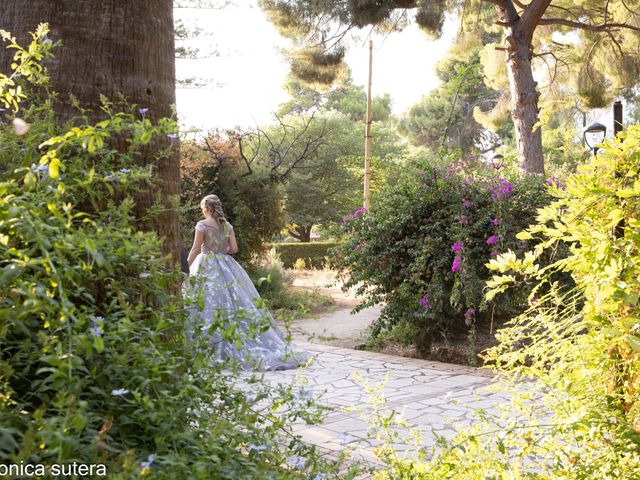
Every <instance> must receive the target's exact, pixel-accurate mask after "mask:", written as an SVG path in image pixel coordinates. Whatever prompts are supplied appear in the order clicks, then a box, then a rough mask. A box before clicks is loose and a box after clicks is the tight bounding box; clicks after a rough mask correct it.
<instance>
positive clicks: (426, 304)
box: [420, 293, 431, 310]
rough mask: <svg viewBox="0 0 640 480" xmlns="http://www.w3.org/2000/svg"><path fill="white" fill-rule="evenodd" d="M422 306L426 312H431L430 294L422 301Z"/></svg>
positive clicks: (424, 296)
mask: <svg viewBox="0 0 640 480" xmlns="http://www.w3.org/2000/svg"><path fill="white" fill-rule="evenodd" d="M420 305H422V306H423V307H424V309H425V310H429V309H430V308H431V301H430V299H429V294H428V293H425V294H424V295H423V296H422V298H421V299H420Z"/></svg>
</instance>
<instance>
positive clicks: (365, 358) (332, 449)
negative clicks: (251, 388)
mask: <svg viewBox="0 0 640 480" xmlns="http://www.w3.org/2000/svg"><path fill="white" fill-rule="evenodd" d="M297 346H298V347H299V348H303V349H306V350H309V351H312V352H314V353H315V354H316V357H315V361H314V362H313V363H312V364H311V365H310V366H309V367H307V368H306V369H303V370H297V371H296V370H287V371H276V372H267V373H266V379H267V380H268V381H270V382H273V383H284V384H291V383H293V384H295V385H299V386H302V387H303V388H305V389H307V390H311V391H312V392H313V394H314V397H315V398H316V399H319V401H320V403H323V404H325V405H327V406H329V407H331V411H330V412H329V413H328V414H327V415H326V417H325V422H324V424H322V425H315V426H308V425H304V424H299V425H295V427H294V430H295V431H296V433H298V434H300V435H301V436H302V438H303V439H304V440H306V441H308V442H310V443H312V444H315V445H317V446H318V447H320V449H321V450H323V451H325V452H328V453H330V454H339V453H341V452H343V451H345V450H347V451H348V453H349V454H350V458H352V459H354V460H357V461H363V462H364V463H366V464H369V465H371V466H376V465H379V461H378V460H377V459H376V457H375V456H374V455H373V450H374V448H375V447H376V446H377V445H379V444H380V441H378V440H376V439H375V438H371V437H372V435H371V433H370V432H369V424H368V423H367V421H366V420H365V418H364V417H366V415H367V414H368V413H369V412H370V410H371V407H370V405H369V401H368V400H369V397H370V394H369V393H367V391H366V389H365V385H364V384H363V381H366V382H367V383H368V385H369V386H370V387H375V386H376V385H378V384H381V383H383V382H384V387H383V388H382V393H383V394H384V396H385V398H386V399H387V407H388V408H390V409H393V410H395V411H396V412H398V413H399V414H400V415H401V416H402V418H404V419H405V420H406V422H407V427H406V428H403V429H400V431H399V433H400V436H401V438H402V437H405V438H406V440H399V441H398V442H397V443H395V448H396V450H398V451H403V450H409V449H411V448H412V447H411V445H410V438H411V435H410V430H412V429H413V430H417V431H419V432H421V433H422V434H423V444H424V445H425V446H426V447H430V446H433V445H434V444H435V435H434V433H436V434H438V435H443V436H445V437H447V438H450V437H452V436H453V435H454V434H455V429H456V427H457V426H464V425H468V424H469V423H470V422H473V421H474V416H473V415H474V412H475V411H476V410H477V409H480V408H482V409H485V410H488V411H492V410H493V408H492V407H493V406H494V405H495V404H496V403H500V402H502V401H503V400H504V394H497V393H489V392H487V391H486V387H487V386H488V385H489V384H491V383H492V376H491V374H490V372H488V371H486V370H483V369H478V368H472V367H464V366H458V365H451V364H445V363H439V362H431V361H426V360H417V359H412V358H404V357H396V356H392V355H384V354H378V353H372V352H364V351H357V350H350V349H345V348H340V347H335V346H328V345H318V344H309V343H307V344H302V343H300V342H298V343H297ZM356 372H357V374H358V375H360V376H361V377H362V380H361V381H357V380H356V378H355V375H354V374H356ZM387 375H388V379H387Z"/></svg>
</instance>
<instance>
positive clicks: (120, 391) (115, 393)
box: [111, 388, 129, 397]
mask: <svg viewBox="0 0 640 480" xmlns="http://www.w3.org/2000/svg"><path fill="white" fill-rule="evenodd" d="M127 393H129V390H127V389H126V388H119V389H118V390H111V395H113V396H114V397H116V396H123V395H126V394H127Z"/></svg>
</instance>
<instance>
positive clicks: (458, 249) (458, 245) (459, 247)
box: [451, 242, 462, 253]
mask: <svg viewBox="0 0 640 480" xmlns="http://www.w3.org/2000/svg"><path fill="white" fill-rule="evenodd" d="M451 250H453V251H454V252H456V253H460V252H461V251H462V242H456V243H454V244H453V245H451Z"/></svg>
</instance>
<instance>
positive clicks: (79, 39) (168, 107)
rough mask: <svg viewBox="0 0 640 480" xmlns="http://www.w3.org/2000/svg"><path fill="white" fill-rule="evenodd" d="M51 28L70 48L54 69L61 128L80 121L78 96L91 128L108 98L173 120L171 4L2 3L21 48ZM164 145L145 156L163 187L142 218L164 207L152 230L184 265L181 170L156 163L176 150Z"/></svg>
mask: <svg viewBox="0 0 640 480" xmlns="http://www.w3.org/2000/svg"><path fill="white" fill-rule="evenodd" d="M42 22H47V23H49V27H50V33H49V37H50V38H51V39H52V40H54V41H58V40H61V41H62V45H61V46H60V47H58V48H56V49H55V51H54V55H55V58H53V59H52V60H48V61H47V62H46V64H45V65H46V67H47V68H48V70H49V74H50V76H51V87H52V90H53V91H55V92H57V93H58V94H59V99H60V100H61V101H60V102H57V103H56V104H55V109H56V113H57V114H58V116H59V118H60V120H69V119H71V118H73V117H74V116H76V115H78V112H77V111H76V110H74V109H73V107H72V106H71V103H70V95H73V96H74V97H75V98H76V99H77V100H78V101H79V103H80V105H81V106H82V107H84V108H89V109H92V110H93V112H88V115H89V118H90V119H91V120H97V119H99V118H101V113H102V112H100V110H99V108H98V107H99V105H100V98H99V96H100V94H103V95H105V96H107V98H109V99H111V100H117V97H118V94H122V95H124V97H125V98H126V99H127V101H128V102H130V103H132V104H136V105H137V106H138V107H139V108H148V109H149V110H148V113H147V114H146V115H147V118H149V119H151V121H156V120H157V119H159V118H161V117H169V116H171V114H172V105H174V104H175V53H174V31H173V2H172V1H171V0H146V1H130V0H83V1H71V0H29V2H25V1H24V0H0V28H3V29H5V30H8V31H9V32H11V33H12V34H13V35H14V36H15V37H16V38H17V40H18V42H19V43H21V44H23V45H24V44H26V43H27V42H28V41H30V37H29V36H28V32H30V31H34V30H35V28H36V26H37V25H38V24H39V23H42ZM11 56H13V51H9V50H7V49H5V48H0V68H2V69H3V71H7V67H8V65H9V64H10V60H11ZM169 146H170V144H169V140H168V139H163V140H160V141H158V142H156V143H154V144H153V145H150V146H149V147H148V148H147V149H145V151H144V152H142V155H141V159H140V162H141V163H142V164H146V165H148V164H153V165H154V174H155V178H156V181H155V183H154V185H153V187H152V188H150V189H149V191H146V192H140V193H139V194H137V195H136V198H135V200H136V212H135V213H136V216H137V217H138V218H140V217H142V215H143V214H144V212H146V211H147V210H148V208H149V207H150V206H151V205H152V204H154V203H155V202H157V201H158V202H160V203H161V204H162V205H163V206H165V207H166V208H164V209H163V210H164V212H163V213H161V214H160V215H159V216H156V217H155V218H154V219H153V220H151V221H150V224H149V225H146V227H148V228H151V229H153V230H155V231H156V232H157V233H158V235H159V236H160V237H161V238H162V239H163V250H164V252H165V253H170V254H172V258H173V259H174V260H177V259H178V258H179V233H178V215H177V212H176V210H175V209H174V208H172V207H171V204H170V201H171V200H172V198H177V197H178V195H179V189H180V164H179V158H178V156H177V148H174V155H168V156H166V155H165V156H164V157H161V158H160V159H157V158H156V154H157V152H158V151H160V150H162V149H165V148H167V147H169Z"/></svg>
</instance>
